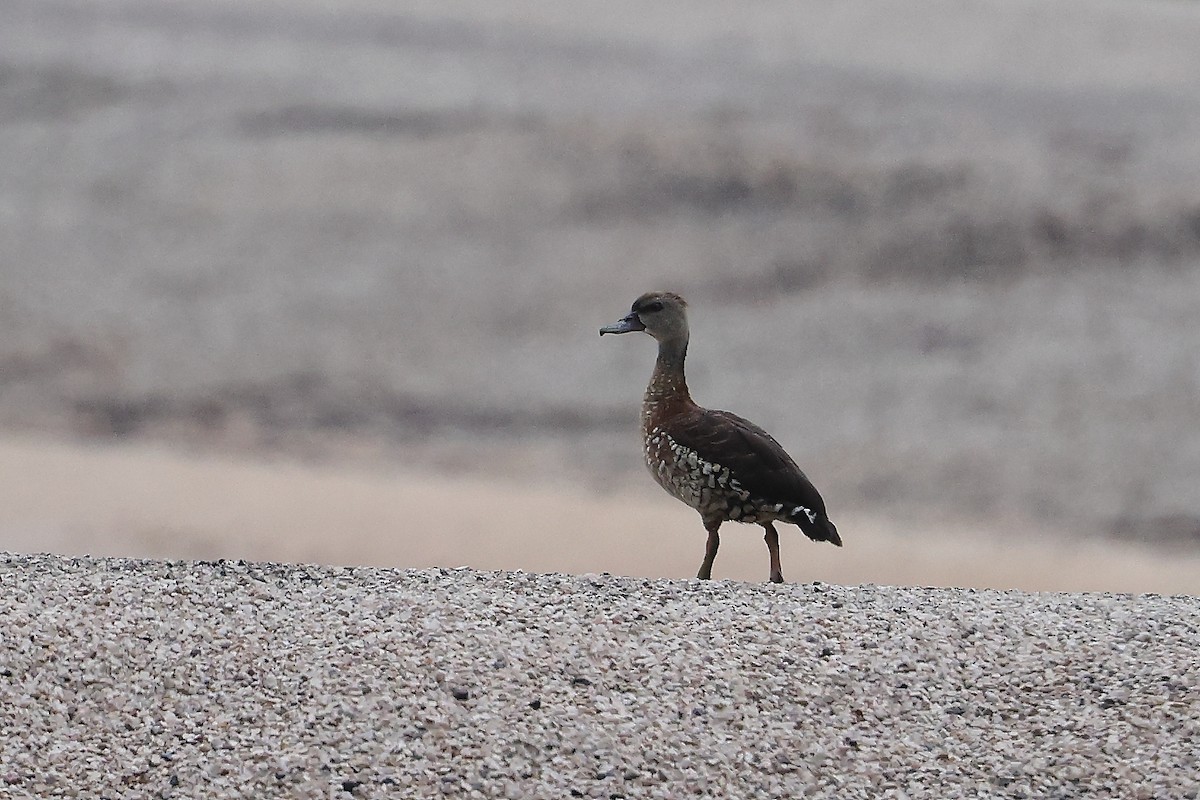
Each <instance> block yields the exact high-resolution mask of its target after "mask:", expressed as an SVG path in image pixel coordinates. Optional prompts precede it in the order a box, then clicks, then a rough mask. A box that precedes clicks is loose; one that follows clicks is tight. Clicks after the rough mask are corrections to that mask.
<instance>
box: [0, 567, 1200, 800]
mask: <svg viewBox="0 0 1200 800" xmlns="http://www.w3.org/2000/svg"><path fill="white" fill-rule="evenodd" d="M1198 625H1200V599H1198V598H1194V597H1162V596H1153V595H1144V596H1129V595H1105V594H1026V593H1020V592H995V591H969V590H942V589H921V588H894V587H882V586H833V585H824V584H793V585H782V586H771V585H766V584H762V585H759V584H743V583H734V582H728V581H714V582H699V581H667V580H647V579H632V578H619V577H611V576H607V575H599V576H596V575H585V576H564V575H535V574H527V573H520V572H516V573H493V572H477V571H472V570H467V569H457V570H423V571H408V570H385V569H365V568H354V569H343V568H328V567H309V566H285V565H278V564H260V563H247V562H161V561H133V560H123V559H87V558H82V559H68V558H60V557H55V556H16V555H0V636H2V637H3V648H2V650H0V797H4V798H9V797H12V798H23V797H39V798H41V797H89V798H99V797H114V798H115V797H120V798H184V797H196V798H200V797H205V798H212V797H245V798H262V797H289V798H306V797H312V798H318V797H319V798H371V797H397V798H399V797H404V798H412V797H421V798H424V797H430V798H432V797H464V798H569V797H597V798H623V797H662V798H668V797H672V798H685V797H688V798H690V797H730V798H741V797H831V796H837V797H839V798H860V797H861V798H868V797H870V798H880V797H893V798H904V797H908V798H916V797H937V798H945V797H1029V798H1034V797H1037V798H1053V797H1123V798H1160V797H1161V798H1168V797H1169V798H1195V797H1197V796H1200V755H1198V754H1200V655H1198V651H1197V643H1198V642H1200V630H1198Z"/></svg>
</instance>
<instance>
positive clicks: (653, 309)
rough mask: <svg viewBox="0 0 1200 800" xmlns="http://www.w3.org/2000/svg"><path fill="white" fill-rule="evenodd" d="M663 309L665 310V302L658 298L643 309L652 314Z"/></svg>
mask: <svg viewBox="0 0 1200 800" xmlns="http://www.w3.org/2000/svg"><path fill="white" fill-rule="evenodd" d="M662 310H663V304H662V303H661V302H660V301H658V300H655V301H654V302H653V303H651V304H650V305H648V306H646V307H645V308H643V309H642V311H648V312H650V313H651V314H653V313H655V312H657V311H662Z"/></svg>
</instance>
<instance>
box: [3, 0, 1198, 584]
mask: <svg viewBox="0 0 1200 800" xmlns="http://www.w3.org/2000/svg"><path fill="white" fill-rule="evenodd" d="M3 7H4V16H5V23H4V25H3V26H0V152H2V153H3V158H2V159H0V550H10V551H21V552H39V551H52V552H60V553H94V554H115V555H131V556H147V557H166V558H219V557H228V558H256V559H268V560H281V561H318V562H324V563H346V564H351V563H353V564H359V563H367V564H380V565H387V566H401V567H407V566H435V565H436V566H456V565H471V566H475V567H479V568H489V569H490V568H507V569H518V568H519V569H527V570H540V571H570V572H601V571H609V572H615V573H623V574H634V575H648V576H665V577H688V576H690V575H693V574H694V573H695V569H696V567H697V566H698V564H699V561H700V559H701V556H702V555H703V543H704V532H703V529H702V527H701V525H700V522H699V518H698V517H697V516H696V515H695V513H694V512H692V511H691V510H690V509H687V508H686V507H684V506H683V505H682V504H679V503H678V502H677V501H675V500H673V499H671V498H669V497H668V496H667V495H665V494H663V493H661V492H660V490H658V489H657V487H655V486H654V485H653V484H652V482H651V481H650V479H649V477H648V476H647V475H646V474H645V472H644V469H643V467H642V465H641V462H640V457H641V456H640V443H639V441H638V436H637V412H638V405H639V403H640V398H641V392H642V389H643V387H644V385H645V382H646V380H647V378H648V376H649V373H650V369H651V366H652V362H653V357H654V347H653V342H652V341H651V340H649V339H648V338H646V337H638V336H626V337H619V338H611V339H610V338H607V337H606V338H605V339H604V340H603V341H602V340H600V339H599V337H598V336H597V329H598V328H599V327H600V326H601V325H603V324H606V323H608V322H611V321H613V320H615V319H617V318H619V317H620V316H622V315H623V314H624V313H626V311H627V309H628V307H629V304H630V303H631V302H632V300H633V299H634V298H635V297H636V296H637V295H639V294H641V293H642V292H643V291H646V290H648V289H673V290H675V291H679V292H681V293H682V294H684V295H685V296H686V297H687V298H688V300H689V302H690V304H691V308H692V327H693V338H692V346H691V351H690V360H689V377H690V383H691V385H692V391H693V394H694V396H695V397H696V398H697V400H698V401H700V402H701V403H702V404H705V405H708V406H711V407H718V408H727V409H730V410H733V411H735V412H737V413H739V414H742V415H743V416H746V417H748V418H750V419H752V420H754V421H756V422H758V423H759V424H761V425H762V426H763V427H765V428H767V429H768V430H770V431H771V432H772V433H773V434H774V435H775V436H776V438H778V439H779V440H780V441H781V442H782V443H783V444H784V445H785V447H787V449H788V450H789V451H790V452H791V453H792V455H793V456H794V457H795V458H796V460H797V461H798V462H799V463H800V464H801V465H802V466H803V467H804V468H805V470H806V471H807V472H808V473H809V475H810V477H812V479H813V480H814V482H815V483H816V484H817V485H818V486H819V487H820V488H821V490H822V492H823V494H824V495H825V497H826V500H827V502H828V505H829V507H830V510H831V514H832V516H833V517H834V519H835V521H837V522H838V525H839V527H840V529H841V530H842V532H843V538H844V539H845V540H846V548H845V549H844V550H843V551H837V550H835V549H834V548H830V547H827V546H818V545H816V544H813V543H810V542H808V541H806V540H804V539H803V538H802V537H801V536H800V535H799V534H798V533H796V532H794V531H793V530H792V529H790V528H789V529H788V531H789V535H787V536H785V541H784V548H783V549H784V572H785V574H786V575H787V577H788V578H789V579H790V580H795V581H801V580H804V581H808V580H822V581H842V582H870V583H917V584H934V585H972V586H999V587H1020V588H1029V589H1112V590H1125V591H1165V592H1192V593H1195V592H1200V428H1198V425H1197V422H1198V421H1200V355H1198V352H1200V315H1198V313H1197V311H1198V304H1200V190H1198V187H1200V58H1197V56H1196V42H1197V41H1200V7H1197V6H1196V5H1195V4H1190V3H1175V2H1171V3H1156V2H1095V1H1093V0H1087V2H1083V1H1082V0H1080V1H1079V2H1075V1H1074V0H1063V1H1062V2H1058V3H1055V4H1052V5H1046V4H1044V3H1041V2H1032V1H1030V2H1021V1H1017V2H1011V1H1009V0H1005V1H1004V2H1001V0H983V1H981V2H978V3H971V4H963V3H959V2H951V1H950V0H945V1H944V2H943V1H940V0H914V2H909V3H904V4H897V5H892V4H878V3H875V2H857V1H856V0H826V1H825V2H794V1H793V0H788V1H787V2H784V0H763V2H756V3H753V4H747V5H743V6H740V7H739V8H738V9H737V10H736V13H734V12H732V11H731V10H730V7H729V6H728V5H727V4H725V3H717V2H693V1H692V0H689V2H686V3H685V2H681V1H680V0H662V1H661V2H655V3H651V4H646V3H641V2H638V3H634V2H621V1H619V0H618V1H616V2H604V3H589V4H578V3H571V4H545V3H534V2H521V1H520V0H511V1H509V2H503V3H495V2H490V1H489V2H482V1H481V2H457V3H446V2H441V1H439V2H418V1H416V0H414V1H411V2H406V3H403V4H395V3H391V2H383V1H382V0H340V1H339V2H337V3H332V2H323V1H318V0H288V1H287V2H273V1H272V0H5V2H4V3H3ZM760 533H761V531H759V529H758V528H756V527H743V526H734V525H732V524H731V525H729V526H728V528H727V530H726V535H725V537H724V540H723V549H722V555H721V558H719V559H718V561H717V569H716V574H717V575H718V577H728V578H739V579H747V580H763V579H765V578H766V575H767V555H766V549H765V547H763V545H762V541H761V536H760Z"/></svg>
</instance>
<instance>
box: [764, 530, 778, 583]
mask: <svg viewBox="0 0 1200 800" xmlns="http://www.w3.org/2000/svg"><path fill="white" fill-rule="evenodd" d="M762 526H763V527H764V528H766V529H767V535H766V536H764V537H763V539H764V540H765V541H766V543H767V551H768V552H769V553H770V554H771V583H783V565H782V564H781V563H780V561H779V533H778V532H777V531H776V530H775V526H774V525H772V524H771V523H769V522H764V523H763V524H762Z"/></svg>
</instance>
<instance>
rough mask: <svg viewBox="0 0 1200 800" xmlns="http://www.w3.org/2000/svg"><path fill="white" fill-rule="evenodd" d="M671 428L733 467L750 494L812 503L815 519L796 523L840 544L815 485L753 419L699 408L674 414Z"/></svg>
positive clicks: (693, 446)
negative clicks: (677, 414) (676, 415)
mask: <svg viewBox="0 0 1200 800" xmlns="http://www.w3.org/2000/svg"><path fill="white" fill-rule="evenodd" d="M670 432H671V436H672V437H673V438H674V439H675V441H677V442H679V444H681V445H683V446H684V447H689V448H691V449H693V450H695V451H696V453H697V455H699V456H700V457H702V458H703V459H705V460H706V461H711V462H714V463H718V464H721V465H722V466H725V467H728V468H729V470H730V472H731V473H732V475H733V477H734V478H736V479H737V480H738V482H739V483H741V485H742V488H743V489H745V490H747V491H748V492H750V495H751V497H758V498H762V499H763V500H766V501H769V502H771V503H783V504H784V505H792V506H804V507H805V508H808V509H811V510H812V511H813V512H814V513H815V514H816V515H817V519H816V520H815V522H813V521H810V520H808V519H807V518H801V519H800V520H798V521H797V522H796V524H798V525H799V526H800V527H801V529H803V530H804V532H805V533H806V534H807V535H809V536H810V537H811V538H814V539H819V540H821V541H833V542H835V543H837V544H841V541H840V539H839V538H838V536H837V529H836V528H834V527H833V525H832V523H830V522H829V516H828V514H827V512H826V510H825V501H824V500H823V499H822V498H821V494H820V493H819V492H818V491H817V489H816V487H815V486H813V485H812V482H811V481H810V480H809V479H808V476H807V475H805V474H804V472H803V471H802V470H801V469H800V467H798V466H797V465H796V462H795V461H793V460H792V457H791V456H789V455H788V454H787V451H785V450H784V449H783V446H782V445H780V444H779V442H777V441H775V438H774V437H773V436H771V434H769V433H767V432H766V431H764V430H763V429H762V428H760V427H758V426H757V425H755V424H754V423H753V422H750V421H749V420H747V419H743V418H742V417H739V416H738V415H737V414H731V413H730V412H728V411H711V410H708V409H704V408H698V409H696V410H695V411H692V412H690V413H686V414H681V415H679V416H678V417H676V418H675V419H673V420H671V423H670Z"/></svg>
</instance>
